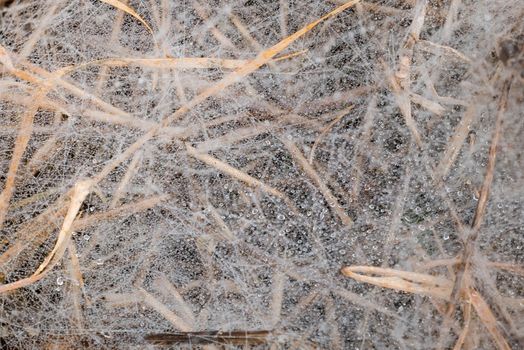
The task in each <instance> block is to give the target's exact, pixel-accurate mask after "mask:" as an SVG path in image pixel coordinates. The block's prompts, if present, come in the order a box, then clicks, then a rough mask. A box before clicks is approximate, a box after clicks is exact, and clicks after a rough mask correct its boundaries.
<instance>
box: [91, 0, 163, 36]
mask: <svg viewBox="0 0 524 350" xmlns="http://www.w3.org/2000/svg"><path fill="white" fill-rule="evenodd" d="M99 1H102V2H105V3H106V4H108V5H111V6H113V7H116V8H117V9H119V10H122V11H124V12H126V13H127V14H129V15H131V16H133V17H135V18H136V19H137V20H138V21H139V22H140V23H142V24H143V25H144V26H145V27H146V28H147V30H148V31H149V32H150V33H151V35H153V29H151V27H150V26H149V24H147V22H146V21H145V20H144V19H143V18H142V17H141V16H140V15H139V14H138V13H137V12H136V11H135V10H134V9H133V8H132V7H130V6H128V5H126V4H124V3H123V2H121V1H119V0H99Z"/></svg>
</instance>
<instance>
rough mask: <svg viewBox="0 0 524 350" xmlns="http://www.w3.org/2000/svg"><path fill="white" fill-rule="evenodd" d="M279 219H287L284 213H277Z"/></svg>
mask: <svg viewBox="0 0 524 350" xmlns="http://www.w3.org/2000/svg"><path fill="white" fill-rule="evenodd" d="M277 219H278V220H280V221H283V220H286V217H285V216H284V215H282V214H278V215H277Z"/></svg>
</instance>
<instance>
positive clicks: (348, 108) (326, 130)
mask: <svg viewBox="0 0 524 350" xmlns="http://www.w3.org/2000/svg"><path fill="white" fill-rule="evenodd" d="M353 107H354V106H349V107H347V108H345V109H344V110H343V111H341V112H340V113H339V115H338V116H336V117H335V119H333V121H331V122H330V123H329V124H328V125H327V126H326V127H325V128H324V129H322V131H321V132H320V134H319V135H318V136H317V138H316V139H315V142H314V143H313V146H312V147H311V151H310V152H309V158H308V162H309V164H313V158H314V157H315V150H316V149H317V147H318V144H319V143H320V141H322V139H323V138H324V136H326V135H327V133H328V132H329V130H331V129H332V128H333V127H334V126H335V124H337V123H338V122H339V121H340V120H341V119H342V118H344V116H345V115H346V114H348V113H349V111H351V110H352V109H353Z"/></svg>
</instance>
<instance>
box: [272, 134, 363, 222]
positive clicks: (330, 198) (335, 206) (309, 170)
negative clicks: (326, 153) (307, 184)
mask: <svg viewBox="0 0 524 350" xmlns="http://www.w3.org/2000/svg"><path fill="white" fill-rule="evenodd" d="M281 141H282V143H283V144H284V146H286V148H287V149H288V151H289V153H290V154H291V156H292V157H293V159H294V160H295V161H296V162H297V163H298V164H299V165H300V167H301V168H302V169H303V170H304V172H305V173H306V175H307V176H309V178H310V179H311V180H313V181H314V182H315V183H316V185H317V186H318V190H319V191H320V193H322V195H323V196H324V198H325V199H326V201H327V202H328V204H329V206H330V207H331V208H332V210H333V211H334V212H335V214H336V215H337V216H338V217H339V219H340V221H342V223H343V224H344V225H346V226H351V225H353V220H351V218H350V217H349V216H348V215H347V214H346V212H345V211H344V210H343V209H342V208H341V206H340V204H339V203H338V199H337V198H336V197H335V196H334V195H333V194H332V193H331V190H330V189H329V187H328V186H327V185H326V184H325V183H324V181H322V179H321V178H320V176H319V175H318V173H317V172H316V171H315V169H313V167H312V166H311V165H310V164H309V162H308V161H307V159H306V158H305V157H304V156H303V155H302V152H300V150H299V149H298V147H297V146H296V145H295V144H294V143H293V142H292V141H291V140H288V139H286V138H281Z"/></svg>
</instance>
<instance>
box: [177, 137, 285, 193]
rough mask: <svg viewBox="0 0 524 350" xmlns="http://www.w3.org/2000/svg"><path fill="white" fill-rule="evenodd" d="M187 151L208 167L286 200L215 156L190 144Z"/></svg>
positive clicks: (270, 188)
mask: <svg viewBox="0 0 524 350" xmlns="http://www.w3.org/2000/svg"><path fill="white" fill-rule="evenodd" d="M186 150H187V153H188V154H189V155H190V156H192V157H194V158H196V159H198V160H200V161H202V162H204V163H206V164H207V165H209V166H211V167H213V168H215V169H217V170H219V171H222V172H224V173H226V174H228V175H230V176H232V177H234V178H236V179H238V180H240V181H242V182H244V183H246V184H248V185H249V186H251V187H254V188H260V189H261V190H262V191H264V192H267V193H269V194H272V195H274V196H275V197H279V198H283V199H284V198H286V196H285V195H284V194H283V193H282V192H280V191H279V190H277V189H275V188H273V187H271V186H268V185H266V184H264V183H263V182H262V181H260V180H257V179H255V178H254V177H252V176H250V175H248V174H246V173H245V172H243V171H240V170H238V169H236V168H234V167H232V166H231V165H229V164H227V163H224V162H222V161H221V160H218V159H216V158H215V157H213V156H210V155H209V154H207V153H200V152H198V151H197V149H196V148H194V147H192V146H191V145H190V144H189V143H186Z"/></svg>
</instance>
